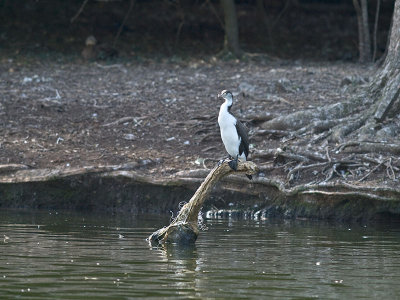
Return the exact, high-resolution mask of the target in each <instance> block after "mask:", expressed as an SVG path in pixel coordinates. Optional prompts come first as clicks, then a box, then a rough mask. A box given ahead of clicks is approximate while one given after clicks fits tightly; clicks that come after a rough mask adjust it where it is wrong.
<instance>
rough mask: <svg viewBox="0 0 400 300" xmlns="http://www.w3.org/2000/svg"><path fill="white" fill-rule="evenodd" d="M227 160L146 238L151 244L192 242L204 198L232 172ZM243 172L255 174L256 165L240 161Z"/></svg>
mask: <svg viewBox="0 0 400 300" xmlns="http://www.w3.org/2000/svg"><path fill="white" fill-rule="evenodd" d="M233 172H235V171H233V170H232V169H231V168H230V167H229V165H228V163H227V162H223V163H222V164H220V165H219V166H216V167H215V168H214V169H212V170H211V172H210V173H209V174H208V176H207V177H206V178H205V179H204V181H203V183H202V184H201V185H200V187H199V188H198V189H197V191H196V192H195V193H194V195H193V197H192V198H191V199H190V201H189V202H188V203H186V204H185V205H184V206H183V207H182V208H181V210H180V211H179V213H178V215H177V217H176V218H175V219H174V220H173V221H172V222H171V224H169V225H168V226H167V227H163V228H161V229H159V230H157V231H155V232H153V233H152V234H151V235H150V236H149V238H148V240H149V243H150V244H151V245H152V246H157V245H163V244H172V243H176V244H182V245H190V244H194V242H195V241H196V239H197V236H198V235H199V228H198V216H199V212H200V210H201V207H202V206H203V203H204V201H205V199H206V198H207V196H208V194H209V193H210V192H211V190H212V188H213V186H214V185H215V184H216V183H217V182H218V181H219V180H221V179H222V178H223V177H225V176H227V175H229V174H231V173H233ZM236 172H239V173H244V174H249V175H251V174H256V173H257V172H258V167H257V166H256V165H255V164H254V163H253V162H249V161H247V162H240V163H239V164H238V167H237V171H236Z"/></svg>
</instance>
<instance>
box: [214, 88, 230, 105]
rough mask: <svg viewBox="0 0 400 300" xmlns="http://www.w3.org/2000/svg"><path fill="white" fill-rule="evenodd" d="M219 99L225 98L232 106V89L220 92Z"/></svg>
mask: <svg viewBox="0 0 400 300" xmlns="http://www.w3.org/2000/svg"><path fill="white" fill-rule="evenodd" d="M218 99H223V100H224V101H226V102H227V103H228V106H232V102H233V95H232V93H231V92H230V91H227V90H223V91H222V92H221V93H219V94H218Z"/></svg>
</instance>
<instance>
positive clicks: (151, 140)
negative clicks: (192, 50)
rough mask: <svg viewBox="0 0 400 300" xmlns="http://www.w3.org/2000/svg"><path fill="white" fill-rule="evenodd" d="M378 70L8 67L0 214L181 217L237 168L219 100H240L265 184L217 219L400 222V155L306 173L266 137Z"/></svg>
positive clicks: (232, 65)
mask: <svg viewBox="0 0 400 300" xmlns="http://www.w3.org/2000/svg"><path fill="white" fill-rule="evenodd" d="M374 71H375V70H374V68H373V67H365V66H360V65H358V64H352V63H318V64H316V63H312V62H301V63H299V62H288V61H281V60H274V61H271V60H268V59H265V58H263V59H259V60H258V59H255V58H252V59H250V60H249V61H242V62H240V61H228V62H223V61H219V60H216V59H213V58H210V59H209V60H207V61H206V60H193V61H185V62H180V63H176V62H174V63H172V62H170V61H163V62H155V61H150V60H149V61H146V62H140V63H139V62H117V61H115V62H112V63H104V62H101V63H100V62H91V63H82V61H80V60H79V58H76V59H75V60H72V61H68V62H65V61H59V62H53V61H21V60H19V61H14V60H12V59H2V64H1V72H0V91H1V94H2V101H1V103H0V116H1V122H2V126H1V128H0V131H1V134H0V164H2V165H3V167H2V168H0V193H1V194H0V195H1V196H0V199H1V203H0V206H1V207H3V208H4V207H32V208H54V209H56V208H72V209H94V210H97V209H99V210H106V211H131V212H132V213H141V212H155V213H163V214H166V213H168V212H169V211H170V210H173V211H176V210H177V206H178V203H179V202H181V201H188V200H189V199H190V197H191V195H192V194H193V191H194V189H195V188H196V187H197V186H198V185H199V184H200V182H201V181H202V179H203V178H204V177H205V176H206V174H207V173H208V171H209V169H210V168H212V167H213V166H214V165H215V164H216V162H217V161H218V160H219V159H221V158H222V157H224V156H225V151H224V148H223V145H222V142H221V141H220V137H219V129H218V125H217V120H216V119H217V115H218V109H219V105H220V103H218V101H217V99H216V94H217V93H218V92H219V91H221V90H222V89H230V90H232V91H233V92H234V94H235V97H236V98H237V101H236V102H235V104H234V107H233V109H232V110H233V111H234V113H235V114H236V115H237V116H238V117H239V118H240V119H241V120H243V121H244V122H245V123H246V125H247V126H248V127H249V129H250V136H251V156H250V157H251V160H253V161H254V162H255V163H256V164H257V165H258V166H259V167H260V169H261V173H260V174H259V176H256V177H255V179H254V180H253V181H252V182H249V181H248V180H247V178H245V177H244V178H241V177H237V176H232V177H229V178H227V179H226V180H225V181H224V182H223V183H221V185H220V186H218V187H217V188H216V189H215V191H214V193H213V195H212V196H211V198H210V200H209V201H208V202H207V205H208V206H207V210H208V211H209V213H208V215H209V216H210V217H211V216H216V215H226V214H229V213H233V214H235V215H238V216H247V215H248V216H250V217H252V218H254V217H256V218H268V217H273V216H284V217H290V218H294V217H307V218H335V219H363V218H367V219H368V218H374V217H375V216H376V215H378V214H379V215H385V214H394V215H395V214H400V196H399V189H398V186H399V184H398V182H399V179H398V178H399V171H398V168H397V166H396V164H397V163H398V160H397V158H396V157H393V160H392V159H391V160H390V162H389V160H386V158H385V160H384V161H383V162H381V160H380V158H379V157H380V153H376V154H373V155H368V157H367V158H368V160H369V161H362V164H360V166H359V167H358V166H357V169H356V170H355V171H354V172H353V170H350V171H351V172H350V171H346V170H340V169H338V170H336V169H335V170H336V172H332V174H328V173H326V174H325V173H324V172H322V171H320V170H315V169H312V168H310V169H309V170H307V171H309V172H306V171H305V172H303V173H299V174H300V175H299V174H295V173H293V172H291V171H292V170H293V169H294V168H295V166H297V164H293V162H291V161H290V159H292V158H293V157H294V156H293V153H289V152H288V153H286V154H285V153H284V151H285V148H282V147H283V146H285V147H290V139H288V137H287V136H283V134H284V132H279V130H276V131H268V130H263V128H262V124H263V122H266V121H268V120H270V119H272V118H274V117H276V116H280V115H286V114H289V113H292V112H294V111H298V110H307V109H312V108H316V107H320V106H325V105H329V104H331V103H335V102H338V101H342V100H344V99H349V98H350V96H351V95H352V94H353V93H354V92H355V90H356V89H357V88H358V87H359V86H362V85H363V84H367V83H368V80H369V77H370V76H371V75H372V74H373V72H374ZM295 138H301V137H298V136H297V137H295ZM266 149H268V151H267V152H266V151H265V150H266ZM270 149H275V150H273V151H272V152H271V151H270ZM339 152H340V151H338V152H337V153H336V152H335V153H333V152H332V153H331V155H335V157H334V158H332V159H337V161H345V160H346V161H348V158H349V155H350V154H349V152H345V151H344V152H340V153H339ZM294 154H295V153H294ZM317 158H318V157H317ZM328 158H330V157H328ZM327 165H329V164H327ZM332 170H333V168H332ZM288 174H291V175H295V176H292V177H290V178H289V177H288ZM246 212H248V213H246ZM246 214H247V215H246Z"/></svg>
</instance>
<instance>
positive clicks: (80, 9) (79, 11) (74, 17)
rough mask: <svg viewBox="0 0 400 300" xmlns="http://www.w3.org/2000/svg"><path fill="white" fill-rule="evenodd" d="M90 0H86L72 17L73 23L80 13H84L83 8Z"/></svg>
mask: <svg viewBox="0 0 400 300" xmlns="http://www.w3.org/2000/svg"><path fill="white" fill-rule="evenodd" d="M88 1H89V0H84V1H83V3H82V5H81V7H80V8H79V9H78V11H77V12H76V14H75V15H74V16H73V17H72V18H71V23H73V22H74V21H75V20H76V19H77V18H78V17H79V15H80V14H81V13H82V11H83V9H84V8H85V6H86V4H87V3H88Z"/></svg>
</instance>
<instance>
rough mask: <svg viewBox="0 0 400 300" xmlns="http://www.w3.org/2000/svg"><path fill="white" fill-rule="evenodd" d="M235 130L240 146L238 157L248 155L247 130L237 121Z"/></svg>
mask: <svg viewBox="0 0 400 300" xmlns="http://www.w3.org/2000/svg"><path fill="white" fill-rule="evenodd" d="M236 130H237V132H238V134H239V136H240V137H241V141H240V145H239V155H242V153H243V152H244V155H245V156H246V158H247V156H248V155H249V136H248V134H247V128H246V127H245V126H244V125H243V123H241V122H240V121H239V120H237V121H236Z"/></svg>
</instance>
